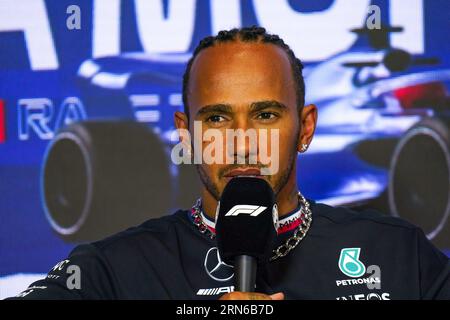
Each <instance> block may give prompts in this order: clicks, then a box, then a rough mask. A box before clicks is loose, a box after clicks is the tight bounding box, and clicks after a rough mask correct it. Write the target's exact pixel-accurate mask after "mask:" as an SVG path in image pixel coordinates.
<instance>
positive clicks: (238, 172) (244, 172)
mask: <svg viewBox="0 0 450 320" xmlns="http://www.w3.org/2000/svg"><path fill="white" fill-rule="evenodd" d="M236 176H261V170H259V169H255V168H248V169H234V170H231V171H230V172H228V173H227V174H226V175H225V177H227V178H232V177H236Z"/></svg>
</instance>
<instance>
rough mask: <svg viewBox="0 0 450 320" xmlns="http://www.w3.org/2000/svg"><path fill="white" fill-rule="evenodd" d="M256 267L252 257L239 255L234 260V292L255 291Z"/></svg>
mask: <svg viewBox="0 0 450 320" xmlns="http://www.w3.org/2000/svg"><path fill="white" fill-rule="evenodd" d="M256 265H257V261H256V258H254V257H252V256H247V255H241V256H236V257H235V258H234V287H235V290H236V291H241V292H254V291H255V283H256Z"/></svg>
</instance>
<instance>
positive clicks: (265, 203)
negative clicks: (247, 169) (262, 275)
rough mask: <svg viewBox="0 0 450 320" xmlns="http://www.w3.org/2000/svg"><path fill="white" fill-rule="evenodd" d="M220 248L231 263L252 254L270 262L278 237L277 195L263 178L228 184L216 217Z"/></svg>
mask: <svg viewBox="0 0 450 320" xmlns="http://www.w3.org/2000/svg"><path fill="white" fill-rule="evenodd" d="M216 220H217V223H216V234H217V237H216V239H217V247H218V249H219V253H220V256H221V257H222V259H223V260H224V262H226V263H228V264H233V263H234V257H236V256H239V255H248V256H252V257H255V258H256V259H257V260H258V263H266V262H267V261H268V260H269V258H270V255H271V251H272V247H273V243H274V240H275V237H276V227H277V226H276V224H277V221H278V212H277V209H276V204H275V195H274V193H273V191H272V188H271V187H270V185H269V184H268V183H267V182H266V181H265V180H263V179H259V178H253V177H236V178H233V179H231V180H230V181H229V182H228V184H227V185H226V187H225V189H224V191H223V193H222V196H221V198H220V202H219V207H218V214H217V216H216Z"/></svg>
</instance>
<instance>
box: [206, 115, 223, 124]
mask: <svg viewBox="0 0 450 320" xmlns="http://www.w3.org/2000/svg"><path fill="white" fill-rule="evenodd" d="M222 121H225V118H224V117H222V116H219V115H213V116H210V117H208V118H207V119H206V122H222Z"/></svg>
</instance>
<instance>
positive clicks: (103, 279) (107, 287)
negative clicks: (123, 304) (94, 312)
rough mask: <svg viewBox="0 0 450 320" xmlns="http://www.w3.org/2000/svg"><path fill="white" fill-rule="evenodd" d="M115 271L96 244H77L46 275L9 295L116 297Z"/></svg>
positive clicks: (75, 297)
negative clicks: (113, 271) (20, 290)
mask: <svg viewBox="0 0 450 320" xmlns="http://www.w3.org/2000/svg"><path fill="white" fill-rule="evenodd" d="M114 284H115V281H114V276H113V274H112V271H111V269H110V267H109V265H108V262H107V261H106V259H105V258H104V257H103V256H102V254H101V252H100V251H99V250H98V249H97V248H96V247H94V246H93V245H81V246H78V247H76V248H75V249H74V250H73V251H72V252H71V253H70V255H69V257H68V258H67V259H66V260H63V261H61V262H59V263H57V264H56V265H55V266H54V267H53V268H52V269H51V270H50V271H49V273H48V274H47V277H46V278H44V279H42V280H38V281H36V282H34V283H32V284H31V285H30V286H29V287H28V288H27V289H26V290H25V291H23V292H22V293H20V294H19V295H17V296H16V297H12V298H8V299H72V300H77V299H116V298H117V290H116V288H115V285H114Z"/></svg>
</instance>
